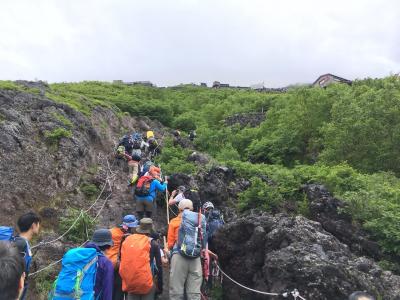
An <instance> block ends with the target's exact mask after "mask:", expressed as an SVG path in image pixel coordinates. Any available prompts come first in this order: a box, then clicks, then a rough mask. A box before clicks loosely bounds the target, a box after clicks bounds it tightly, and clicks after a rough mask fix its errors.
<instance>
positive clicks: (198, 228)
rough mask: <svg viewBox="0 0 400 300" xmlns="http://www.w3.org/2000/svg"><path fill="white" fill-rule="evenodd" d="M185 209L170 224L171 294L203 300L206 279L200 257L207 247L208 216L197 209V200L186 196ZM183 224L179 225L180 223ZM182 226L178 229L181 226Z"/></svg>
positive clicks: (174, 298) (181, 205)
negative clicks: (202, 291)
mask: <svg viewBox="0 0 400 300" xmlns="http://www.w3.org/2000/svg"><path fill="white" fill-rule="evenodd" d="M178 208H179V210H180V211H181V213H180V214H179V215H178V216H177V217H176V218H174V219H172V220H171V222H170V224H169V227H168V248H169V249H170V250H171V255H172V258H171V270H170V286H169V296H170V299H171V300H181V299H184V296H185V291H186V299H187V300H200V297H201V291H200V289H201V285H202V281H203V274H202V266H201V259H200V257H201V256H202V255H204V253H205V250H206V248H207V232H206V221H205V216H204V215H203V214H200V213H195V212H193V211H192V210H193V202H192V201H191V200H189V199H183V200H181V201H180V202H179V205H178ZM178 225H179V226H178ZM177 228H178V230H177Z"/></svg>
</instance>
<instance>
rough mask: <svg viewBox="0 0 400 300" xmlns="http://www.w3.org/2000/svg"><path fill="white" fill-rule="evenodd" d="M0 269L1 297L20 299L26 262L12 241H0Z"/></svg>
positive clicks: (12, 299)
mask: <svg viewBox="0 0 400 300" xmlns="http://www.w3.org/2000/svg"><path fill="white" fill-rule="evenodd" d="M0 270H1V272H0V299H4V300H6V299H7V300H18V299H20V296H21V294H22V291H23V290H24V286H25V284H24V281H25V272H24V270H25V263H24V259H23V258H22V257H21V254H20V253H19V252H18V249H17V248H16V247H15V246H14V245H13V244H12V243H9V242H5V241H0Z"/></svg>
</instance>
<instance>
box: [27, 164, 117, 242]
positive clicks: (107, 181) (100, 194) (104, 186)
mask: <svg viewBox="0 0 400 300" xmlns="http://www.w3.org/2000/svg"><path fill="white" fill-rule="evenodd" d="M107 165H108V170H109V171H110V173H111V174H112V175H114V174H113V173H112V171H111V167H112V166H113V165H114V163H113V164H112V166H111V167H110V164H109V162H108V160H107ZM110 177H112V176H110V175H109V174H107V177H106V179H105V182H104V184H103V188H102V189H101V191H100V193H99V195H98V196H97V198H96V200H95V201H94V202H93V203H92V204H91V205H90V207H89V208H88V209H86V210H84V211H83V210H81V211H80V213H79V215H78V217H77V218H76V219H75V220H74V222H73V223H72V225H71V226H70V227H69V228H68V229H67V230H66V231H65V232H64V233H63V234H62V235H60V236H58V237H57V238H55V239H53V240H50V241H47V242H40V243H39V244H37V245H35V246H32V247H31V249H35V248H37V247H42V246H44V245H48V244H52V243H54V242H57V241H58V240H60V239H62V238H63V237H64V236H65V235H67V234H68V233H69V232H70V231H71V230H72V229H73V228H74V226H75V225H76V223H77V222H78V221H79V220H80V218H81V217H83V214H84V213H88V212H89V211H90V210H91V209H92V208H93V207H94V206H95V205H96V203H97V202H98V201H99V199H100V198H101V196H102V195H103V193H104V190H105V188H106V186H107V184H109V186H110V188H111V184H110ZM108 197H109V196H108ZM108 197H107V198H108ZM107 198H106V199H107ZM104 205H105V203H103V206H102V207H104ZM97 217H98V216H96V218H95V219H97Z"/></svg>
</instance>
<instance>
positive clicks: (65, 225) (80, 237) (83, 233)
mask: <svg viewBox="0 0 400 300" xmlns="http://www.w3.org/2000/svg"><path fill="white" fill-rule="evenodd" d="M75 220H78V221H77V222H76V223H75V225H74V226H73V227H72V228H71V230H70V231H69V232H68V233H67V234H66V236H65V238H66V239H67V240H68V241H71V242H74V243H82V242H84V241H86V240H87V239H90V238H91V236H92V234H93V232H94V229H95V226H96V222H95V221H94V219H93V218H92V217H91V216H90V215H89V214H87V213H82V214H81V211H80V210H77V209H69V210H68V211H67V214H66V216H63V217H61V219H60V228H59V230H60V232H66V231H67V230H68V229H69V228H70V227H71V226H72V225H73V224H74V222H75Z"/></svg>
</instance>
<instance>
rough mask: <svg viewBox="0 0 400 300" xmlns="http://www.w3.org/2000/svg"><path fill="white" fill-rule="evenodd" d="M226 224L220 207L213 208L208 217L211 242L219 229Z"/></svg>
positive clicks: (209, 239) (208, 233)
mask: <svg viewBox="0 0 400 300" xmlns="http://www.w3.org/2000/svg"><path fill="white" fill-rule="evenodd" d="M224 224H225V222H224V219H223V216H222V214H221V211H220V210H219V209H213V210H212V211H211V212H210V214H209V216H208V219H207V235H208V241H209V242H210V241H211V240H212V238H213V237H214V235H215V233H216V232H217V230H218V229H219V228H221V227H222V226H224Z"/></svg>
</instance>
